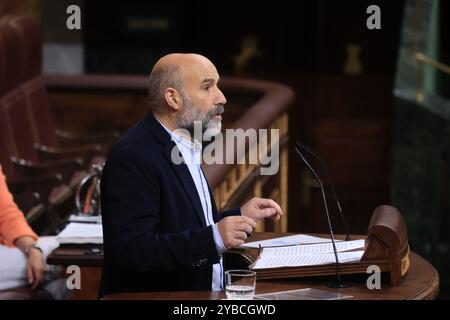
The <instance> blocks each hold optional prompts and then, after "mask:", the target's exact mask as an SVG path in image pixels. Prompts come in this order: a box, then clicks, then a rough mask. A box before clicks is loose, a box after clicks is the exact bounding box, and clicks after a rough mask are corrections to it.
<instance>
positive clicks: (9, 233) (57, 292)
mask: <svg viewBox="0 0 450 320" xmlns="http://www.w3.org/2000/svg"><path fill="white" fill-rule="evenodd" d="M57 246H58V245H57V242H56V239H55V237H54V236H47V237H38V236H37V235H36V233H35V232H34V231H33V230H32V229H31V227H30V226H29V225H28V223H27V221H26V219H25V216H24V214H23V213H22V211H20V209H19V208H18V207H17V205H16V203H15V202H14V199H13V197H12V194H11V193H10V192H9V190H8V186H7V184H6V178H5V175H4V174H3V171H2V168H1V166H0V290H7V289H12V288H16V287H22V286H26V285H27V284H28V285H29V286H30V287H31V288H32V289H33V290H35V289H36V288H38V287H39V288H41V289H43V290H45V291H47V292H48V293H49V294H50V295H51V296H52V298H54V299H65V298H68V297H69V294H70V292H69V290H68V288H67V286H66V282H65V279H64V278H63V276H62V274H61V269H60V267H57V266H52V267H49V266H48V265H47V264H46V263H45V260H46V255H47V254H48V253H49V252H51V251H52V250H53V249H55V248H56V247H57Z"/></svg>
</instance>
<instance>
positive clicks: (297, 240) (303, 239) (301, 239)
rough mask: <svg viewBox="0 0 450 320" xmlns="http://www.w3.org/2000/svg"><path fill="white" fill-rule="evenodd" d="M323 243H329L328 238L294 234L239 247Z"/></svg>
mask: <svg viewBox="0 0 450 320" xmlns="http://www.w3.org/2000/svg"><path fill="white" fill-rule="evenodd" d="M340 241H342V240H335V242H340ZM324 242H330V243H331V239H330V238H320V237H313V236H308V235H306V234H296V235H293V236H286V237H279V238H273V239H268V240H262V241H254V242H248V243H244V244H242V245H241V247H248V248H259V246H261V247H262V248H267V247H277V246H291V245H297V244H310V243H324Z"/></svg>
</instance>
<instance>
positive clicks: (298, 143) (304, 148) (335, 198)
mask: <svg viewBox="0 0 450 320" xmlns="http://www.w3.org/2000/svg"><path fill="white" fill-rule="evenodd" d="M297 146H299V147H300V148H302V149H303V150H305V151H307V152H308V153H309V154H310V155H312V156H313V157H315V158H316V159H317V160H319V161H320V162H321V163H322V166H323V168H324V170H325V175H326V177H327V180H328V183H329V184H330V187H331V191H332V192H333V197H334V200H335V201H336V204H337V208H338V211H339V217H340V218H341V222H342V224H343V225H344V232H345V241H349V240H350V232H349V228H348V223H347V220H346V219H345V216H344V213H343V212H342V207H341V204H340V202H339V200H338V198H337V195H336V189H335V188H334V185H333V183H332V182H331V178H330V174H329V173H328V166H327V164H326V163H325V161H324V160H323V159H322V158H321V157H319V155H318V154H317V153H316V152H314V151H313V150H312V149H311V148H310V147H308V146H305V145H304V144H302V143H300V141H297Z"/></svg>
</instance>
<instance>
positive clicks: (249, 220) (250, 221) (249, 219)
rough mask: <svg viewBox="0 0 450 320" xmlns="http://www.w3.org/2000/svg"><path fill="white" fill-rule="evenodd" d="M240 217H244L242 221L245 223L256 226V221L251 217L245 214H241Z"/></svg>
mask: <svg viewBox="0 0 450 320" xmlns="http://www.w3.org/2000/svg"><path fill="white" fill-rule="evenodd" d="M242 218H244V219H243V221H244V222H245V223H248V224H249V225H250V226H251V227H252V228H256V221H255V220H253V219H251V218H249V217H246V216H242Z"/></svg>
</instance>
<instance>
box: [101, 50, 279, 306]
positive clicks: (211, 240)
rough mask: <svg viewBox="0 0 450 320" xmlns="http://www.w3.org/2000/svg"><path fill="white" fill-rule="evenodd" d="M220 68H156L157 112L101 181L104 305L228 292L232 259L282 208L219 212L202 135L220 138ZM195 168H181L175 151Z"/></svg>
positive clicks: (200, 63) (204, 62)
mask: <svg viewBox="0 0 450 320" xmlns="http://www.w3.org/2000/svg"><path fill="white" fill-rule="evenodd" d="M219 80H220V79H219V74H218V72H217V70H216V67H215V66H214V64H213V63H212V62H211V61H210V60H208V59H207V58H206V57H204V56H201V55H198V54H180V53H176V54H169V55H166V56H164V57H162V58H161V59H160V60H159V61H158V62H157V63H156V64H155V66H154V67H153V69H152V71H151V74H150V78H149V86H148V96H149V105H150V112H149V114H148V115H147V116H146V118H145V119H143V120H142V121H141V122H139V123H137V124H136V125H135V126H134V127H132V128H131V129H130V130H129V131H128V132H126V133H125V135H124V136H123V137H122V138H121V139H120V140H119V141H118V143H117V144H116V145H115V146H114V147H113V148H112V151H111V153H110V155H109V157H108V160H107V161H106V164H105V167H104V169H103V174H102V178H101V205H102V219H103V236H104V265H103V273H102V282H101V286H100V292H99V296H100V297H103V296H104V295H106V294H110V293H118V292H136V291H174V290H183V291H186V290H222V289H223V275H224V270H223V265H222V253H223V252H224V251H226V250H227V249H230V248H234V247H237V246H239V245H241V244H242V243H243V242H244V240H245V239H246V238H247V236H248V234H251V232H252V231H253V230H254V228H255V227H256V223H257V221H259V220H262V219H264V218H272V219H279V218H280V216H281V215H282V211H281V208H280V206H279V205H278V204H277V203H276V202H274V201H273V200H270V199H262V198H253V199H251V200H250V201H248V202H247V203H245V204H244V205H243V206H242V207H241V208H236V209H232V210H228V211H224V212H218V210H217V208H216V205H215V202H214V199H213V197H212V192H211V190H210V188H209V186H208V182H207V180H206V178H205V176H204V174H203V171H202V169H201V166H200V164H201V162H200V161H195V159H201V151H202V144H201V143H200V142H199V141H197V140H196V139H195V135H194V131H195V130H194V127H195V125H196V124H200V125H201V128H202V131H203V132H205V131H209V132H211V131H212V132H219V131H220V129H221V120H222V114H223V113H224V105H225V104H226V99H225V96H224V95H223V93H222V91H221V90H220V89H219V87H218V85H219ZM174 148H176V149H175V151H177V152H178V154H179V155H181V156H182V157H183V159H185V160H186V161H184V162H183V163H181V164H179V163H175V161H174V159H173V157H172V155H173V151H174Z"/></svg>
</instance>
